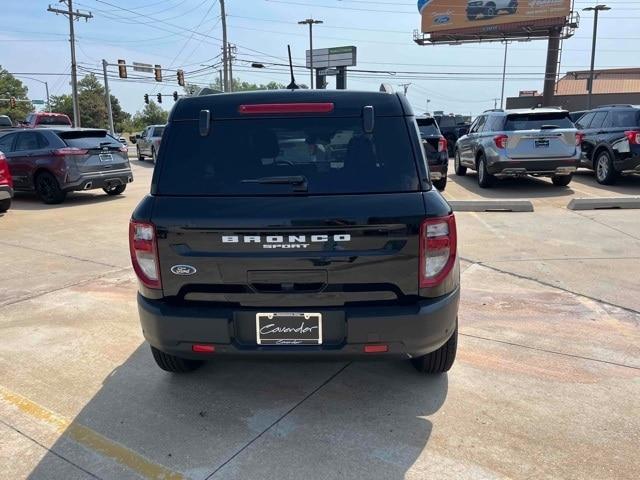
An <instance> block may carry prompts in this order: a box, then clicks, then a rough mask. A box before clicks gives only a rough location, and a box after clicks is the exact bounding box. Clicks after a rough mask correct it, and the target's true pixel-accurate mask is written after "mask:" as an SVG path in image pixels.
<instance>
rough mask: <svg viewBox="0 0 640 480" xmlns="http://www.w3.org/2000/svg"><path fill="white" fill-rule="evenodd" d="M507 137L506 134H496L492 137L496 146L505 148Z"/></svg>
mask: <svg viewBox="0 0 640 480" xmlns="http://www.w3.org/2000/svg"><path fill="white" fill-rule="evenodd" d="M508 140H509V137H508V136H507V135H504V134H503V135H497V136H495V137H493V142H494V143H495V144H496V147H498V148H507V141H508Z"/></svg>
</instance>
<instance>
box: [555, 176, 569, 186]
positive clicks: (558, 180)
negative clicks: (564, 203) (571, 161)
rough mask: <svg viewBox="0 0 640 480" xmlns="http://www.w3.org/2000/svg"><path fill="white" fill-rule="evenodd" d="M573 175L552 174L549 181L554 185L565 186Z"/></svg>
mask: <svg viewBox="0 0 640 480" xmlns="http://www.w3.org/2000/svg"><path fill="white" fill-rule="evenodd" d="M572 179H573V175H554V176H553V177H551V181H552V182H553V184H554V185H555V186H556V187H566V186H567V185H569V184H570V183H571V180H572Z"/></svg>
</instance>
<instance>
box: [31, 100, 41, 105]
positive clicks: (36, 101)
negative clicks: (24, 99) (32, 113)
mask: <svg viewBox="0 0 640 480" xmlns="http://www.w3.org/2000/svg"><path fill="white" fill-rule="evenodd" d="M31 103H32V104H33V105H44V100H31Z"/></svg>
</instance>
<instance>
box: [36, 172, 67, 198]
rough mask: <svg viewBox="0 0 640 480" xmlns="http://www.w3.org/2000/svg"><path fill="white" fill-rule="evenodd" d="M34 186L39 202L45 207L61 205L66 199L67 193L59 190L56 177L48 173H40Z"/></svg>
mask: <svg viewBox="0 0 640 480" xmlns="http://www.w3.org/2000/svg"><path fill="white" fill-rule="evenodd" d="M34 186H35V188H36V193H37V194H38V197H40V200H42V201H43V202H44V203H46V204H47V205H55V204H57V203H62V202H64V199H65V198H66V197H67V192H65V191H64V190H62V189H61V188H60V184H59V183H58V180H57V179H56V177H54V176H53V175H52V174H51V173H49V172H40V173H39V174H38V175H37V176H36V178H35V180H34Z"/></svg>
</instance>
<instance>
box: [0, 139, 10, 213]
mask: <svg viewBox="0 0 640 480" xmlns="http://www.w3.org/2000/svg"><path fill="white" fill-rule="evenodd" d="M12 197H13V179H12V177H11V172H9V165H8V163H7V157H5V156H4V154H3V153H2V152H0V213H2V212H6V211H7V210H9V208H10V207H11V198H12Z"/></svg>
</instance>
